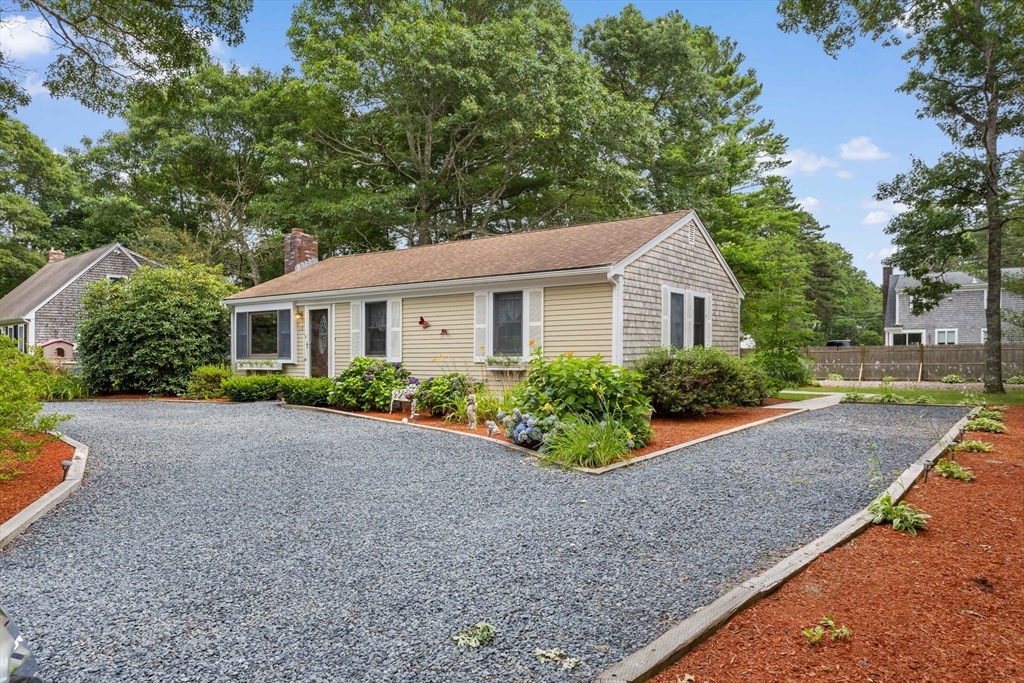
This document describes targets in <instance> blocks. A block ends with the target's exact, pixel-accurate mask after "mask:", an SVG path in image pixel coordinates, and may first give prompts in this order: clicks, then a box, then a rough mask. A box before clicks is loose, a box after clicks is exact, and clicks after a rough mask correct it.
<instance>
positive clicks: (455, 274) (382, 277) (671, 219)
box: [228, 211, 696, 300]
mask: <svg viewBox="0 0 1024 683" xmlns="http://www.w3.org/2000/svg"><path fill="white" fill-rule="evenodd" d="M690 213H692V212H690V211H674V212H672V213H665V214H660V215H657V216H646V217H643V218H630V219H627V220H619V221H608V222H605V223H590V224H587V225H574V226H571V227H567V228H549V229H546V230H535V231H533V232H523V233H515V234H512V235H499V236H495V237H483V238H479V239H469V240H462V241H458V242H447V243H445V244H431V245H425V246H421V247H412V248H410V249H396V250H393V251H377V252H371V253H368V254H352V255H349V256H334V257H331V258H329V259H326V260H324V261H321V262H319V263H316V264H314V265H311V266H307V267H305V268H303V269H302V270H298V271H295V272H293V273H288V274H287V275H283V276H281V277H279V278H276V279H274V280H269V281H267V282H264V283H262V284H259V285H256V286H255V287H251V288H249V289H247V290H245V291H243V292H238V293H237V294H233V295H232V296H230V297H228V300H232V299H254V298H260V297H269V296H282V295H290V294H306V293H310V292H327V291H338V290H346V289H362V288H365V287H387V286H392V285H408V284H417V283H421V282H423V283H426V282H444V281H446V280H463V279H469V278H482V277H496V276H501V275H518V274H527V273H545V272H555V271H567V270H578V269H581V268H594V267H599V266H611V265H614V264H616V263H619V262H620V261H622V260H624V259H625V258H626V257H628V256H629V255H630V254H632V253H633V252H635V251H636V250H638V249H640V248H641V247H643V246H644V245H645V244H647V243H648V242H650V241H651V240H653V239H654V238H655V237H657V236H658V235H659V234H661V233H662V232H663V231H664V230H666V229H667V228H669V227H670V226H672V225H673V224H674V223H676V222H678V221H679V220H680V219H682V218H684V217H686V216H687V214H690ZM694 217H696V215H694Z"/></svg>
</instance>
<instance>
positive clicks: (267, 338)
mask: <svg viewBox="0 0 1024 683" xmlns="http://www.w3.org/2000/svg"><path fill="white" fill-rule="evenodd" d="M249 352H250V354H249V355H251V356H273V357H274V358H277V311H260V312H259V313H250V314H249Z"/></svg>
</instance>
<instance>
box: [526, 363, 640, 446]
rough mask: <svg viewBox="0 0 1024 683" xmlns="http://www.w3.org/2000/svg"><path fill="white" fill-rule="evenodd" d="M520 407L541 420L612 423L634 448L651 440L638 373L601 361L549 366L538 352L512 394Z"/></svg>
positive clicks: (552, 364) (550, 364)
mask: <svg viewBox="0 0 1024 683" xmlns="http://www.w3.org/2000/svg"><path fill="white" fill-rule="evenodd" d="M516 395H517V398H519V399H520V401H521V402H520V404H519V405H518V406H516V407H518V408H519V409H520V410H522V411H523V412H524V413H533V414H536V415H537V416H539V417H541V418H542V417H544V416H548V415H556V416H557V417H558V418H559V419H563V420H564V419H568V418H570V417H573V416H590V417H593V418H596V419H597V420H601V421H604V420H608V421H612V422H615V423H616V424H618V425H620V426H621V427H622V428H624V429H625V430H626V433H627V435H628V436H627V438H629V439H632V440H633V442H634V444H635V447H637V448H639V447H642V446H643V445H644V444H646V443H647V440H648V439H649V438H650V435H651V426H650V423H649V422H648V420H647V417H648V415H649V412H650V410H651V404H650V399H649V398H648V397H647V395H646V394H645V393H644V390H643V386H642V385H641V376H640V373H638V372H635V371H633V370H628V369H626V368H623V367H620V366H617V365H610V364H608V363H604V362H602V360H601V357H600V356H594V357H593V358H577V357H575V356H572V355H571V354H562V355H560V356H558V357H556V358H553V359H551V360H548V359H546V358H544V356H543V354H542V352H541V349H537V350H536V351H534V353H533V354H532V356H531V357H530V361H529V373H528V374H527V377H526V380H524V381H523V382H522V384H521V385H520V386H519V387H517V389H516Z"/></svg>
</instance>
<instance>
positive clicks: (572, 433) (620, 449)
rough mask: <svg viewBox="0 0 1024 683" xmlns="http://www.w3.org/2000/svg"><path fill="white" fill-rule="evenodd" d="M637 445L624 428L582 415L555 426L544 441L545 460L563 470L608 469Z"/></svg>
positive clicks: (612, 422) (614, 423) (542, 456)
mask: <svg viewBox="0 0 1024 683" xmlns="http://www.w3.org/2000/svg"><path fill="white" fill-rule="evenodd" d="M633 445H634V442H633V440H632V439H630V438H629V432H627V431H626V429H625V428H624V427H622V425H620V424H618V423H616V422H614V421H611V420H597V419H595V418H593V417H590V416H589V415H581V416H578V417H573V418H569V419H566V420H562V421H561V422H559V423H558V424H557V425H556V426H555V428H554V430H553V431H552V432H551V433H550V434H549V435H548V436H547V438H546V439H545V440H544V444H543V448H542V449H541V461H542V462H544V463H545V464H550V465H561V466H562V467H593V468H597V467H607V466H608V465H610V464H612V463H613V462H615V461H616V460H618V459H619V458H620V457H622V456H623V455H625V454H626V453H628V452H629V449H630V448H632V447H633Z"/></svg>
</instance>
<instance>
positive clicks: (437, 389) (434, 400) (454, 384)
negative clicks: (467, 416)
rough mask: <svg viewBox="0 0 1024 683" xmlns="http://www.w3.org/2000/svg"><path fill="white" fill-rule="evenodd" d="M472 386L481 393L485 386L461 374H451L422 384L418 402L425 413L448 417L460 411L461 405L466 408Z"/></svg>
mask: <svg viewBox="0 0 1024 683" xmlns="http://www.w3.org/2000/svg"><path fill="white" fill-rule="evenodd" d="M470 386H472V387H473V389H474V390H475V391H479V390H480V389H481V388H482V386H483V385H482V383H480V382H475V381H474V380H473V379H472V378H470V377H469V376H468V375H465V374H463V373H461V372H449V373H447V374H444V375H439V376H437V377H432V378H431V379H428V380H425V381H424V382H421V383H420V384H419V387H418V390H417V391H416V401H417V404H418V406H419V409H420V410H422V411H423V412H424V413H428V414H430V415H436V416H438V417H443V416H447V415H450V414H451V413H453V412H455V411H456V410H458V409H459V407H460V405H461V406H463V408H464V406H465V400H464V399H465V396H466V392H467V391H468V390H469V387H470Z"/></svg>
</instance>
